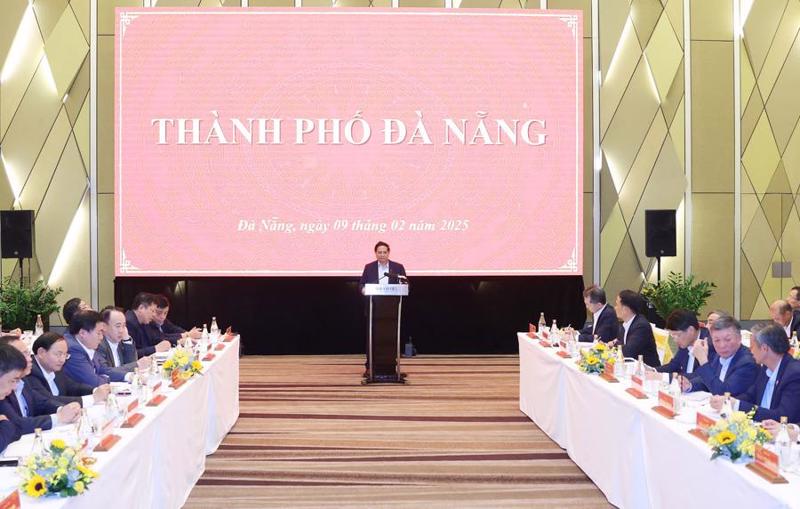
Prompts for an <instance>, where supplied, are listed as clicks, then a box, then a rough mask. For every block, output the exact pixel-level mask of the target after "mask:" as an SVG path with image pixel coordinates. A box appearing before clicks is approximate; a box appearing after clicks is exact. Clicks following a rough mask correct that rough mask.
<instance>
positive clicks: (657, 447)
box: [517, 333, 800, 509]
mask: <svg viewBox="0 0 800 509" xmlns="http://www.w3.org/2000/svg"><path fill="white" fill-rule="evenodd" d="M517 336H518V341H519V363H520V375H519V406H520V410H521V411H522V412H523V413H524V414H525V415H527V416H528V417H530V419H531V420H532V421H533V422H535V423H536V425H537V426H539V428H541V429H542V430H543V431H544V432H545V433H547V435H548V436H549V437H550V438H551V439H553V441H555V442H556V443H557V444H558V445H559V446H560V447H561V448H563V449H565V450H566V451H567V453H568V454H569V456H570V458H571V459H572V460H573V461H574V462H575V463H576V464H577V465H578V466H579V467H580V468H581V469H582V470H583V471H584V472H585V473H586V475H587V476H589V478H590V479H591V480H592V481H593V482H594V483H595V484H596V485H597V487H598V488H600V490H601V491H602V492H603V493H604V494H605V496H606V498H608V501H609V502H611V503H612V504H614V505H615V506H618V507H622V508H637V509H638V508H646V507H654V508H669V509H674V508H676V507H680V508H691V507H698V508H704V509H707V508H711V507H725V508H736V507H748V508H750V507H752V508H756V507H757V508H759V509H767V508H786V507H788V508H800V476H798V475H795V474H784V476H785V477H786V478H787V479H788V480H789V483H788V484H770V483H768V482H767V481H766V480H764V479H762V478H761V477H759V476H758V475H756V474H755V473H753V472H751V471H750V470H749V469H747V468H746V467H745V465H742V464H734V463H731V462H730V461H728V460H727V459H724V458H720V459H716V460H713V461H711V460H710V457H711V449H710V448H709V447H708V446H707V445H706V444H705V443H704V442H703V441H701V440H699V439H697V438H695V437H694V436H693V435H691V434H690V433H689V430H690V429H691V428H692V427H693V426H692V425H691V424H688V423H684V422H680V421H679V420H670V419H667V418H665V417H663V416H661V415H660V414H658V413H657V412H655V411H653V409H652V408H653V406H655V405H656V401H655V399H653V398H649V399H646V400H638V399H636V398H634V397H633V396H631V395H630V394H628V393H627V392H625V390H626V389H627V388H628V387H629V385H628V384H627V383H625V382H624V381H622V382H621V383H609V382H606V381H605V380H603V379H602V378H600V377H598V376H592V375H587V374H585V373H583V372H581V371H580V370H579V369H578V366H577V365H576V363H575V360H574V359H564V358H562V357H560V356H558V355H557V353H556V352H557V349H556V348H546V347H543V346H541V345H539V342H538V341H537V340H533V339H531V338H529V337H528V336H527V334H525V333H518V335H517Z"/></svg>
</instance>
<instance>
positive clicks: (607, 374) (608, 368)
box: [600, 362, 619, 384]
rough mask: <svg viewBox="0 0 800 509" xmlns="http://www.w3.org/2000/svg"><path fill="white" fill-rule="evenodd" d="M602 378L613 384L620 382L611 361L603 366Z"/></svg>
mask: <svg viewBox="0 0 800 509" xmlns="http://www.w3.org/2000/svg"><path fill="white" fill-rule="evenodd" d="M600 378H602V379H603V380H605V381H606V382H610V383H612V384H615V383H619V380H617V377H615V376H614V365H613V364H611V363H610V362H606V365H605V366H603V372H602V373H600Z"/></svg>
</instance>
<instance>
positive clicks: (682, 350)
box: [656, 309, 716, 375]
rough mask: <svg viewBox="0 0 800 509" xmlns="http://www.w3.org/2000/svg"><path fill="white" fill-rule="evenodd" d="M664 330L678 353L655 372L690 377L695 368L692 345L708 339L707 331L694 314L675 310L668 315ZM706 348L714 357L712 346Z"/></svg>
mask: <svg viewBox="0 0 800 509" xmlns="http://www.w3.org/2000/svg"><path fill="white" fill-rule="evenodd" d="M666 329H667V330H668V331H669V335H670V336H672V339H674V340H675V343H676V344H677V345H678V352H677V353H676V354H675V356H674V357H672V360H671V361H669V363H668V364H665V365H663V366H661V367H659V368H656V371H660V372H661V373H680V374H681V375H691V374H692V373H694V370H695V367H696V366H697V363H696V362H695V358H694V353H693V352H692V350H693V349H694V343H695V341H697V340H698V339H709V334H708V329H704V328H701V327H700V322H698V321H697V317H696V316H695V314H694V313H693V312H691V311H688V310H686V309H676V310H675V311H673V312H672V313H670V314H669V316H668V317H667V323H666ZM708 346H709V355H716V352H714V347H713V344H712V343H709V344H708Z"/></svg>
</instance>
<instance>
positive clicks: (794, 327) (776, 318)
mask: <svg viewBox="0 0 800 509" xmlns="http://www.w3.org/2000/svg"><path fill="white" fill-rule="evenodd" d="M769 315H770V318H772V321H773V322H775V323H776V324H777V325H780V326H781V327H783V331H784V332H786V337H788V338H791V337H792V333H795V334H798V335H800V314H795V313H794V312H793V311H792V306H790V305H789V303H788V302H786V301H785V300H776V301H775V302H773V303H772V305H771V306H770V307H769Z"/></svg>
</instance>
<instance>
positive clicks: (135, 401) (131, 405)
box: [128, 398, 139, 412]
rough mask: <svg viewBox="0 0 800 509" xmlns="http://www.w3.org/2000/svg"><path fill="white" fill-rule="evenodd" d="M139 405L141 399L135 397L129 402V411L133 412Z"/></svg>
mask: <svg viewBox="0 0 800 509" xmlns="http://www.w3.org/2000/svg"><path fill="white" fill-rule="evenodd" d="M138 406H139V400H138V399H136V398H134V399H133V401H131V402H130V403H128V412H133V411H134V410H136V407H138Z"/></svg>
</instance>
